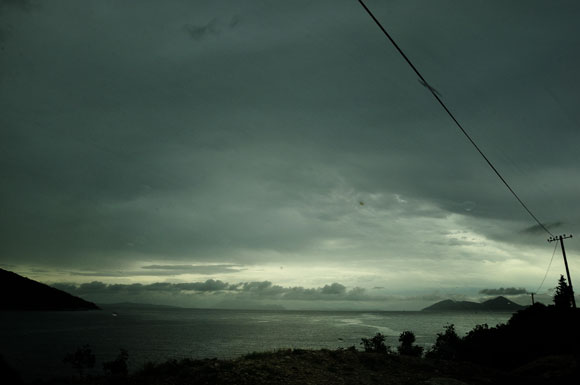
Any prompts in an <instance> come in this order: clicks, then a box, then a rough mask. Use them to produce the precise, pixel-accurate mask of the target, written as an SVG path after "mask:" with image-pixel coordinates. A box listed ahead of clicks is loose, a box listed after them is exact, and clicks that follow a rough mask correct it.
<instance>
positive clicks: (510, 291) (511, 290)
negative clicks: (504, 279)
mask: <svg viewBox="0 0 580 385" xmlns="http://www.w3.org/2000/svg"><path fill="white" fill-rule="evenodd" d="M527 292H528V291H527V290H526V289H524V288H523V287H520V288H515V287H506V288H503V287H500V288H499V289H482V290H480V291H479V294H485V295H518V294H526V293H527Z"/></svg>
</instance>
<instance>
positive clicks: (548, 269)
mask: <svg viewBox="0 0 580 385" xmlns="http://www.w3.org/2000/svg"><path fill="white" fill-rule="evenodd" d="M557 248H558V242H556V244H555V245H554V251H553V252H552V258H550V263H549V264H548V268H547V269H546V274H544V279H542V283H540V286H538V289H537V290H536V291H535V293H539V292H540V289H541V288H542V285H543V284H544V281H545V280H546V277H547V276H548V272H549V271H550V266H552V261H553V260H554V255H556V249H557Z"/></svg>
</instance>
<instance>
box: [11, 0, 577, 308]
mask: <svg viewBox="0 0 580 385" xmlns="http://www.w3.org/2000/svg"><path fill="white" fill-rule="evenodd" d="M367 5H368V6H369V7H370V8H371V9H372V10H373V11H374V12H375V14H376V16H377V18H378V19H380V20H381V22H382V23H383V25H384V26H385V28H387V30H389V31H390V33H391V34H392V36H393V37H394V39H395V40H396V41H397V42H398V44H399V45H400V46H401V47H402V49H403V50H404V51H405V52H406V54H407V55H408V56H409V57H410V58H411V60H413V61H414V64H415V65H416V67H418V69H419V70H420V71H421V72H422V73H423V75H424V76H425V78H426V79H427V81H428V82H429V83H430V84H431V85H432V86H433V87H435V88H436V89H437V91H438V92H439V93H440V94H441V97H442V99H443V100H444V101H445V102H446V103H447V105H448V106H449V108H450V109H451V110H452V111H453V112H454V113H455V115H456V117H457V118H458V119H459V120H460V121H461V123H462V124H463V126H464V127H465V128H466V129H467V131H468V132H469V133H470V134H471V135H472V137H473V138H474V139H475V140H476V141H477V143H478V144H479V145H480V146H481V148H482V149H483V151H484V152H485V153H486V154H487V155H488V157H489V158H490V159H491V161H492V162H493V163H494V164H495V165H496V167H497V168H498V169H499V170H500V172H501V173H502V174H503V175H504V177H505V178H506V179H507V180H508V181H509V183H510V184H511V185H512V187H513V188H514V190H515V191H516V192H517V193H518V194H519V195H520V197H521V198H522V199H523V200H524V202H526V204H527V205H528V206H529V208H530V209H531V210H532V211H533V212H534V214H535V215H536V216H537V217H538V218H539V219H540V220H541V221H542V222H543V223H544V224H545V225H546V226H548V228H549V229H550V231H551V232H552V233H553V234H562V233H566V234H570V233H572V234H576V233H577V232H578V227H579V225H580V207H579V205H578V196H579V194H578V193H579V191H580V156H579V155H580V153H579V144H580V109H578V106H579V105H580V92H579V89H580V76H579V75H578V68H580V50H579V49H578V47H580V27H579V26H580V24H579V23H578V20H580V3H578V2H577V1H572V0H570V1H564V0H558V1H549V2H548V1H539V0H538V1H523V0H522V1H510V2H505V1H499V0H497V1H495V0H494V1H491V0H486V1H483V0H480V1H475V0H474V1H468V2H467V1H460V0H444V1H436V2H435V1H418V0H384V1H379V0H367ZM0 108H1V113H0V266H1V267H3V268H5V269H8V270H13V271H16V272H18V273H20V274H23V275H26V276H28V277H31V278H34V279H38V280H40V281H43V282H47V283H53V284H54V283H60V284H61V287H65V286H66V287H68V289H69V291H75V290H76V291H77V294H80V293H81V292H83V293H84V294H85V297H88V298H89V299H95V300H99V301H102V302H120V301H121V300H139V301H149V302H156V303H172V304H180V305H182V306H197V307H201V306H206V307H208V306H210V307H211V306H221V307H227V306H229V305H228V304H232V303H237V305H236V306H241V305H240V304H246V303H248V304H250V305H248V306H262V305H264V306H284V307H286V308H352V309H360V308H373V309H377V310H383V309H416V308H420V307H422V306H424V305H428V304H430V303H432V302H433V301H434V300H437V299H439V298H441V299H442V298H447V297H450V296H452V297H454V298H479V297H481V298H484V297H485V296H486V295H495V294H498V293H504V292H505V294H520V295H521V293H522V291H523V290H520V289H525V290H528V291H535V290H536V289H537V288H538V286H539V285H540V283H541V282H542V279H543V277H544V274H545V272H546V268H547V266H548V263H549V262H550V258H551V256H552V252H553V250H554V244H549V243H548V242H546V239H547V237H548V234H546V233H545V232H544V231H543V230H541V229H540V228H539V226H537V224H536V223H535V222H534V221H533V219H532V218H531V217H530V216H529V215H528V214H527V213H526V212H525V211H524V210H523V209H522V207H521V206H520V205H519V204H518V202H517V201H516V200H515V199H514V197H513V196H512V195H511V194H510V193H509V191H508V190H507V189H506V187H505V186H504V185H503V184H502V183H501V182H500V181H499V180H498V178H497V177H496V176H495V175H494V174H493V172H492V171H491V169H490V168H489V167H488V166H487V164H486V163H485V162H484V160H483V159H482V158H481V157H480V156H479V154H478V153H477V152H476V151H475V149H474V148H473V147H472V146H471V144H470V143H469V142H468V141H467V140H466V139H465V137H464V136H462V134H461V133H460V131H459V130H458V128H457V127H456V126H454V124H453V122H452V121H451V120H450V118H449V117H448V116H447V115H446V113H445V112H444V111H443V110H442V108H441V107H440V106H439V105H438V103H437V102H436V100H435V99H434V98H433V96H432V95H431V93H430V92H429V91H428V89H426V88H425V87H424V86H423V85H422V84H421V83H420V82H419V81H418V79H417V76H416V75H415V74H414V73H413V72H412V70H411V69H410V68H409V66H408V65H407V64H406V63H405V61H404V60H403V59H402V58H401V56H400V55H399V54H398V53H397V51H396V50H395V49H394V48H393V46H392V45H391V44H390V43H389V42H388V40H387V39H386V38H385V37H384V36H383V35H382V33H381V31H380V30H379V29H378V27H377V26H376V25H375V24H374V23H373V22H372V20H371V19H370V18H369V16H368V15H367V14H366V13H365V11H364V10H363V9H362V8H361V6H360V5H359V3H358V2H357V1H355V0H340V1H339V0H332V1H331V0H327V1H323V0H320V1H260V0H248V1H185V0H180V1H178V0H171V1H139V2H131V1H116V0H100V1H78V0H68V1H65V0H62V1H34V0H30V1H22V0H0ZM578 235H579V236H580V234H578ZM566 248H567V252H568V256H569V264H570V268H571V273H572V278H573V279H574V277H578V279H580V259H579V254H580V243H579V242H577V241H576V238H572V239H570V240H568V241H567V242H566ZM562 273H564V267H563V261H562V257H561V253H560V250H557V251H556V256H555V258H554V262H553V263H552V266H551V268H550V271H549V273H548V276H547V278H546V282H545V283H544V285H543V287H542V288H541V290H540V291H541V292H543V293H549V292H548V291H547V290H548V289H549V288H550V287H554V286H555V284H556V281H557V278H558V277H559V274H562ZM91 282H93V283H92V284H90V285H89V283H91ZM208 282H209V283H208ZM579 282H580V281H579ZM80 284H85V285H84V286H82V287H79V286H78V285H80ZM152 284H157V286H155V285H152ZM75 285H76V286H75ZM115 285H116V286H115ZM179 285H181V286H179ZM188 285H189V286H188ZM196 285H197V286H196ZM212 285H214V286H212ZM216 285H217V286H216ZM579 285H580V283H579ZM83 287H84V289H83ZM131 288H133V289H134V290H133V293H134V294H131V290H130V289H131ZM500 288H508V289H509V290H504V291H502V290H500ZM512 289H514V290H515V291H513V292H512V291H510V290H512ZM136 292H138V293H137V294H135V293H136ZM87 293H88V294H87ZM525 298H526V296H525V295H521V297H520V298H519V299H520V300H524V301H525V300H526V299H525ZM117 300H119V301H117ZM236 301H237V302H236ZM244 306H245V305H244Z"/></svg>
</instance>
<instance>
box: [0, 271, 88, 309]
mask: <svg viewBox="0 0 580 385" xmlns="http://www.w3.org/2000/svg"><path fill="white" fill-rule="evenodd" d="M0 292H1V293H2V296H1V297H0V310H99V307H98V306H97V305H95V304H94V303H92V302H89V301H85V300H84V299H82V298H79V297H75V296H74V295H71V294H69V293H66V292H64V291H62V290H58V289H55V288H54V287H50V286H48V285H45V284H43V283H40V282H37V281H33V280H32V279H29V278H26V277H23V276H21V275H18V274H16V273H13V272H11V271H8V270H4V269H0Z"/></svg>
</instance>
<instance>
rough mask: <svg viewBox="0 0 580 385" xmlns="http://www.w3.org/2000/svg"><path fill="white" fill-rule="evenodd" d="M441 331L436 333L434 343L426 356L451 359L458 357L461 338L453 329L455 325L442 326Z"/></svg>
mask: <svg viewBox="0 0 580 385" xmlns="http://www.w3.org/2000/svg"><path fill="white" fill-rule="evenodd" d="M444 328H445V331H444V332H443V333H437V340H436V341H435V345H433V347H432V348H431V350H429V352H428V353H427V356H428V357H431V358H440V359H446V360H452V359H455V358H457V357H458V355H459V352H460V349H461V338H460V337H459V336H458V335H457V332H456V331H455V325H453V324H449V325H447V326H445V327H444Z"/></svg>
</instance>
